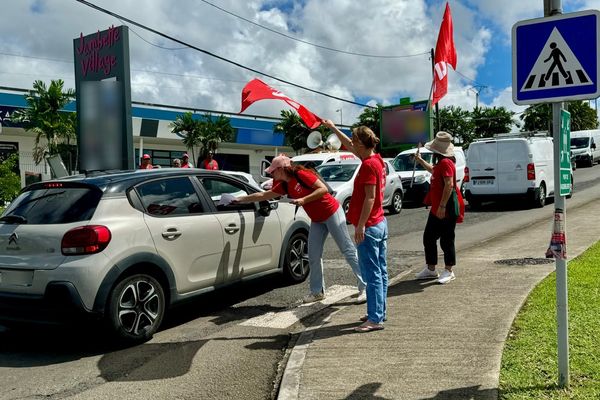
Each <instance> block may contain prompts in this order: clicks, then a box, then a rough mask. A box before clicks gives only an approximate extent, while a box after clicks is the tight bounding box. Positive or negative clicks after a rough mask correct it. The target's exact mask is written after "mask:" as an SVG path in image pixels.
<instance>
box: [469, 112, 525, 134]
mask: <svg viewBox="0 0 600 400" xmlns="http://www.w3.org/2000/svg"><path fill="white" fill-rule="evenodd" d="M514 115H515V112H514V111H509V110H508V109H506V108H505V107H475V109H473V111H472V113H471V119H472V121H473V125H474V128H473V137H474V138H484V137H489V136H492V135H495V134H497V133H507V132H510V131H511V130H512V126H513V125H514V124H516V121H515V120H514V119H513V117H514ZM517 125H518V124H517Z"/></svg>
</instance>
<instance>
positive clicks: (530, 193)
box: [465, 188, 538, 202]
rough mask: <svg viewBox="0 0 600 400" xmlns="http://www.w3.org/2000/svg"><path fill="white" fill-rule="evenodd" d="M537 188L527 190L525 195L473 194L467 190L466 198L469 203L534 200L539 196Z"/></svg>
mask: <svg viewBox="0 0 600 400" xmlns="http://www.w3.org/2000/svg"><path fill="white" fill-rule="evenodd" d="M537 190H538V189H536V188H527V191H526V192H525V193H508V194H497V193H496V194H473V193H472V192H471V191H470V190H469V189H467V190H465V198H466V199H467V201H473V200H476V201H478V202H484V201H496V200H508V199H527V200H533V199H534V198H535V196H536V195H537Z"/></svg>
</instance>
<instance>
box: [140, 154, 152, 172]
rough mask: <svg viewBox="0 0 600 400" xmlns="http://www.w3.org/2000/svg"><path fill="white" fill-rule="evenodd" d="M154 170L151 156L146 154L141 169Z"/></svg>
mask: <svg viewBox="0 0 600 400" xmlns="http://www.w3.org/2000/svg"><path fill="white" fill-rule="evenodd" d="M152 168H154V167H153V166H152V164H150V155H149V154H144V155H143V156H142V163H141V164H140V167H139V169H152Z"/></svg>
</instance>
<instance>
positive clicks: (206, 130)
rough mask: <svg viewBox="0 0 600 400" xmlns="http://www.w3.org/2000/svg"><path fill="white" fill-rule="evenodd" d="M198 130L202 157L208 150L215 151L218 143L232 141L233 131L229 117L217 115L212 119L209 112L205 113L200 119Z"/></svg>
mask: <svg viewBox="0 0 600 400" xmlns="http://www.w3.org/2000/svg"><path fill="white" fill-rule="evenodd" d="M200 132H201V134H200V142H201V144H202V156H203V157H206V156H207V154H208V152H209V151H212V152H213V153H216V151H217V149H218V148H219V144H221V143H222V142H230V141H232V140H233V136H234V133H235V131H234V129H233V127H232V126H231V122H230V121H229V118H227V117H225V116H224V115H219V116H218V117H217V118H215V119H213V118H212V116H211V115H210V114H205V115H204V119H203V120H202V121H200Z"/></svg>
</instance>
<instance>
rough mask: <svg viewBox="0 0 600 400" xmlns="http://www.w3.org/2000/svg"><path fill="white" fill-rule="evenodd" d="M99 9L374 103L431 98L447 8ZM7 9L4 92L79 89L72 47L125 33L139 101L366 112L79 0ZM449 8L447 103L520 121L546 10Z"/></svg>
mask: <svg viewBox="0 0 600 400" xmlns="http://www.w3.org/2000/svg"><path fill="white" fill-rule="evenodd" d="M91 2H92V3H94V4H96V5H98V6H100V7H102V8H105V9H107V10H110V11H112V12H113V13H117V14H119V15H122V16H123V17H126V18H128V19H131V20H133V21H135V22H138V23H140V24H143V25H146V26H148V27H150V28H152V29H154V30H156V31H160V32H163V33H165V34H167V35H169V36H172V37H175V38H177V39H179V40H181V41H184V42H186V43H189V44H191V45H193V46H195V47H198V48H201V49H203V50H206V51H208V52H211V53H214V54H216V55H218V56H220V57H223V58H226V59H229V60H231V61H233V62H235V63H238V64H241V65H244V66H247V67H249V68H251V69H254V70H257V71H260V72H263V73H266V74H269V75H272V76H275V77H278V78H280V79H283V80H285V81H289V82H293V83H295V84H297V85H300V86H304V87H308V88H311V89H314V90H316V91H319V92H324V93H327V94H330V95H333V96H336V97H339V98H343V99H347V100H350V101H353V102H357V103H361V104H369V105H375V104H377V103H379V104H383V105H392V104H397V103H399V99H400V98H403V97H410V98H411V101H418V100H424V99H427V98H428V96H429V93H430V89H431V79H432V75H431V60H430V55H429V52H430V50H431V48H434V47H435V44H436V40H437V36H438V31H439V28H440V24H441V22H442V15H443V12H444V6H445V1H439V0H361V1H356V0H177V1H167V0H143V1H140V0H135V1H134V0H102V1H101V0H91ZM1 4H2V7H1V9H2V12H1V13H0V86H5V87H13V88H23V89H30V88H31V87H32V83H33V81H34V80H38V79H39V80H43V81H45V82H47V83H49V82H50V80H52V79H59V78H60V79H63V80H64V81H65V86H66V87H68V88H74V87H75V81H74V66H73V39H75V38H77V37H79V35H80V33H83V34H84V35H87V34H91V33H94V32H96V31H97V30H100V31H103V30H106V29H108V28H109V27H110V26H111V25H114V26H119V25H123V24H125V25H128V26H129V28H130V32H129V42H130V43H129V45H130V65H131V90H132V96H131V97H132V100H134V101H141V102H150V103H158V104H168V105H173V106H182V107H192V108H198V109H209V110H216V111H222V112H233V113H237V112H239V111H240V104H241V92H242V88H243V87H244V85H245V84H246V83H247V82H249V81H250V80H252V79H254V78H259V79H261V80H263V81H264V82H266V83H267V84H269V85H271V86H272V87H274V88H276V89H278V90H280V91H281V92H283V93H284V94H286V95H287V96H289V97H291V98H292V99H294V100H296V101H298V102H300V103H302V104H304V105H305V106H306V107H307V108H309V109H310V110H311V111H313V112H314V113H315V114H317V115H319V116H320V117H322V118H328V119H332V120H333V121H334V122H336V123H340V122H341V123H343V124H344V125H346V124H348V125H350V124H352V123H354V122H355V121H356V118H357V116H358V115H359V114H360V113H361V112H362V110H363V108H364V107H361V106H358V105H354V104H351V103H349V102H343V101H340V100H335V99H331V98H328V97H326V96H323V95H319V94H316V93H313V92H309V91H306V90H302V89H299V88H297V87H294V86H291V85H288V84H285V83H281V82H278V81H276V80H273V79H271V78H267V77H264V76H261V75H260V74H257V73H255V72H251V71H248V70H246V69H243V68H240V67H238V66H234V65H232V64H230V63H227V62H224V61H221V60H219V59H216V58H213V57H211V56H209V55H206V54H204V53H201V52H198V51H196V50H193V49H190V48H186V47H184V46H182V45H181V44H179V43H175V42H172V41H169V40H167V39H165V38H163V37H161V36H157V35H155V34H153V33H151V32H148V31H146V30H144V29H143V28H140V27H137V26H135V25H131V24H129V23H127V22H124V21H121V20H119V19H118V18H115V17H113V16H110V15H106V14H104V13H101V12H99V11H97V10H94V9H92V8H90V7H88V6H86V5H84V4H81V3H79V2H77V1H75V0H19V1H10V0H2V2H1ZM449 4H450V8H451V12H452V18H453V23H454V42H455V45H456V50H457V56H458V62H457V68H456V71H453V70H450V72H449V86H448V94H447V95H446V96H445V97H444V98H443V99H442V100H441V101H440V103H439V104H440V106H441V107H444V106H450V105H454V106H460V107H462V108H464V109H468V110H471V109H473V107H475V105H476V103H477V102H478V103H479V105H480V106H488V107H491V106H503V107H506V108H508V109H510V110H514V111H516V112H521V111H522V110H523V109H524V108H525V107H522V106H516V105H515V104H514V103H513V101H512V87H511V85H512V83H511V79H512V64H511V54H512V53H511V28H512V26H513V25H514V24H515V23H516V22H518V21H521V20H525V19H530V18H538V17H542V16H543V5H544V1H543V0H503V1H498V0H450V1H449ZM562 7H563V12H565V13H566V12H573V11H579V10H586V9H593V8H600V0H563V1H562ZM284 35H285V36H284ZM286 36H287V37H286ZM324 47H326V48H329V49H333V50H328V49H324ZM347 53H353V54H347ZM366 55H371V57H368V56H366ZM372 55H376V56H379V57H372ZM390 56H393V57H390ZM477 93H478V95H477ZM282 109H288V106H287V105H285V104H284V103H283V102H281V101H276V100H265V101H260V102H257V103H255V104H253V105H252V106H250V107H249V108H248V109H247V110H246V111H245V112H244V114H253V115H264V116H272V117H278V116H279V114H280V111H281V110H282Z"/></svg>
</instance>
